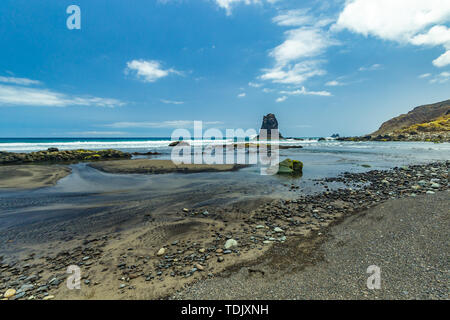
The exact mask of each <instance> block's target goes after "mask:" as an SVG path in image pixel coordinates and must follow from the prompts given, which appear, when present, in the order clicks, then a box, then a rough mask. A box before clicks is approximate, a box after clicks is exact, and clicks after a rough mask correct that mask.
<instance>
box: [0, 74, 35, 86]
mask: <svg viewBox="0 0 450 320" xmlns="http://www.w3.org/2000/svg"><path fill="white" fill-rule="evenodd" d="M0 82H3V83H11V84H17V85H22V86H29V85H39V84H42V82H40V81H38V80H31V79H27V78H14V77H2V76H0Z"/></svg>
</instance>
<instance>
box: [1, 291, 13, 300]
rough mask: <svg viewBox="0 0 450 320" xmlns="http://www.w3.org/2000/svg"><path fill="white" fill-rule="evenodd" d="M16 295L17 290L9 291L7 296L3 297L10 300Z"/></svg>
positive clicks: (6, 293)
mask: <svg viewBox="0 0 450 320" xmlns="http://www.w3.org/2000/svg"><path fill="white" fill-rule="evenodd" d="M15 294H16V290H15V289H8V290H6V292H5V294H4V295H3V296H4V297H5V298H7V299H9V298H11V297H13V296H14V295H15Z"/></svg>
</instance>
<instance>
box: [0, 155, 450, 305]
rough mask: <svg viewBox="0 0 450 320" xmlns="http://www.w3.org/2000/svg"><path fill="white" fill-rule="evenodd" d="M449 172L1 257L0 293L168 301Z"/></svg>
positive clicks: (206, 213) (373, 177)
mask: <svg viewBox="0 0 450 320" xmlns="http://www.w3.org/2000/svg"><path fill="white" fill-rule="evenodd" d="M449 166H450V161H446V162H436V163H430V164H426V165H412V166H409V167H401V168H393V169H392V170H387V171H380V170H372V171H368V172H365V173H357V174H352V173H344V174H343V175H341V176H339V177H335V178H327V179H321V180H317V181H316V183H317V184H320V185H322V186H324V188H325V190H327V191H325V192H323V193H320V194H315V195H302V194H299V196H298V198H297V199H295V200H274V201H270V202H265V203H262V204H260V205H258V206H256V207H253V208H252V209H249V210H246V211H245V212H242V210H241V209H239V208H236V209H235V210H230V211H225V210H223V209H222V208H220V209H219V208H217V207H214V206H205V207H202V208H195V209H193V208H179V212H178V213H177V215H178V216H179V218H178V219H177V221H175V222H168V224H166V225H158V224H156V225H155V224H153V223H152V219H151V217H150V216H146V215H145V214H143V217H142V218H143V219H144V220H145V219H147V222H146V224H145V227H142V228H140V229H136V230H129V233H126V232H125V233H118V234H114V233H113V234H110V233H107V234H96V235H91V236H88V237H86V238H84V239H75V240H73V241H72V242H71V244H72V247H71V248H68V249H65V250H62V251H58V252H55V253H54V254H48V253H42V254H35V253H33V252H32V251H31V252H28V253H26V255H25V256H23V257H21V258H20V259H15V260H12V259H10V257H8V259H7V258H6V257H4V256H0V268H1V274H0V291H1V292H2V293H6V292H7V290H10V291H8V297H9V299H30V300H31V299H46V300H47V299H53V298H56V299H71V298H78V299H79V298H82V299H92V298H93V299H106V298H119V299H120V298H123V299H139V298H141V299H142V298H150V299H156V298H165V297H168V296H171V295H172V294H174V293H175V292H176V291H178V290H181V289H182V288H183V287H184V286H186V285H188V284H190V283H192V282H197V281H201V280H202V279H205V278H209V277H214V276H215V275H217V274H220V273H221V272H223V271H224V270H226V269H228V270H230V268H234V267H235V266H237V265H242V264H250V265H251V264H252V261H256V260H257V259H258V258H259V257H261V256H263V255H264V254H265V253H266V252H267V250H269V249H270V248H271V247H272V246H273V245H275V244H276V245H281V246H282V245H283V244H284V243H287V242H288V241H295V242H296V243H303V242H307V241H309V240H308V239H309V238H310V236H311V235H313V234H315V235H320V234H321V233H322V232H324V230H326V228H328V227H329V226H331V225H333V224H336V223H338V222H340V221H342V220H343V219H344V218H345V217H347V216H353V215H357V214H360V213H361V212H364V211H365V210H366V209H368V208H371V207H375V206H378V205H379V204H381V203H383V202H385V201H387V200H389V199H395V198H403V197H416V196H417V195H419V194H424V195H425V196H426V195H427V194H433V193H435V192H436V191H448V190H449V188H448V186H449V184H448V170H449ZM333 182H340V183H344V184H345V185H346V186H347V187H345V188H341V189H338V190H334V191H331V190H330V189H329V188H328V184H330V183H333ZM161 228H163V229H167V230H174V231H175V230H176V231H175V232H171V233H170V236H164V237H160V238H158V239H159V240H158V241H156V240H155V238H154V237H155V235H153V233H152V232H154V233H155V234H158V232H160V231H161ZM182 230H183V231H182ZM148 237H153V238H152V239H148ZM150 240H151V241H150ZM150 244H151V245H150ZM69 265H78V266H79V267H80V268H81V269H82V281H81V286H82V289H81V290H75V291H69V290H68V289H67V288H66V286H65V280H66V278H67V276H68V275H67V274H66V273H65V272H66V268H67V266H69ZM149 289H151V290H149ZM149 291H150V292H151V293H149ZM12 292H13V293H14V294H12V295H11V293H12Z"/></svg>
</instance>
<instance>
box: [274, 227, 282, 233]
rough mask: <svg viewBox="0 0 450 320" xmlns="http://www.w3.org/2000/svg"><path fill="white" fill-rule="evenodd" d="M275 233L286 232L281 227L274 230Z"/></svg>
mask: <svg viewBox="0 0 450 320" xmlns="http://www.w3.org/2000/svg"><path fill="white" fill-rule="evenodd" d="M273 231H275V232H279V233H280V232H284V230H283V229H281V228H280V227H276V228H275V229H273Z"/></svg>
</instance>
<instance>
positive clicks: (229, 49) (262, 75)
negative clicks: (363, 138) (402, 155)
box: [0, 0, 450, 137]
mask: <svg viewBox="0 0 450 320" xmlns="http://www.w3.org/2000/svg"><path fill="white" fill-rule="evenodd" d="M71 5H76V6H78V8H79V9H80V15H79V17H80V20H78V19H76V18H77V16H73V14H74V13H76V11H72V10H69V12H67V9H68V7H69V6H71ZM78 21H80V24H79V26H80V28H79V29H78V28H73V27H74V26H75V27H76V26H77V24H76V23H77V22H78ZM68 25H69V26H70V27H71V28H70V29H69V27H68ZM449 93H450V1H449V0H428V1H423V0H349V1H344V0H334V1H317V0H310V1H300V0H298V1H297V0H296V1H293V0H134V1H123V0H95V1H92V0H70V1H65V0H41V1H29V0H2V1H1V4H0V137H168V136H170V135H171V133H172V132H173V130H175V129H177V128H187V129H189V128H191V127H192V124H193V121H195V120H197V121H203V126H204V128H218V129H219V130H223V132H225V129H237V128H242V129H244V130H247V129H258V128H259V127H260V125H261V121H262V117H263V115H265V114H267V113H274V114H275V115H276V117H277V119H278V122H279V125H280V132H281V133H282V134H283V135H284V136H295V137H303V136H313V137H317V136H329V135H331V134H333V133H339V134H340V135H341V136H353V135H362V134H367V133H370V132H373V131H375V130H376V129H377V128H378V127H379V126H380V125H381V123H382V122H384V121H386V120H388V119H390V118H392V117H394V116H397V115H399V114H401V113H406V112H408V111H409V110H411V109H412V108H414V107H416V106H419V105H423V104H428V103H434V102H438V101H443V100H447V99H449V98H450V94H449Z"/></svg>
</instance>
